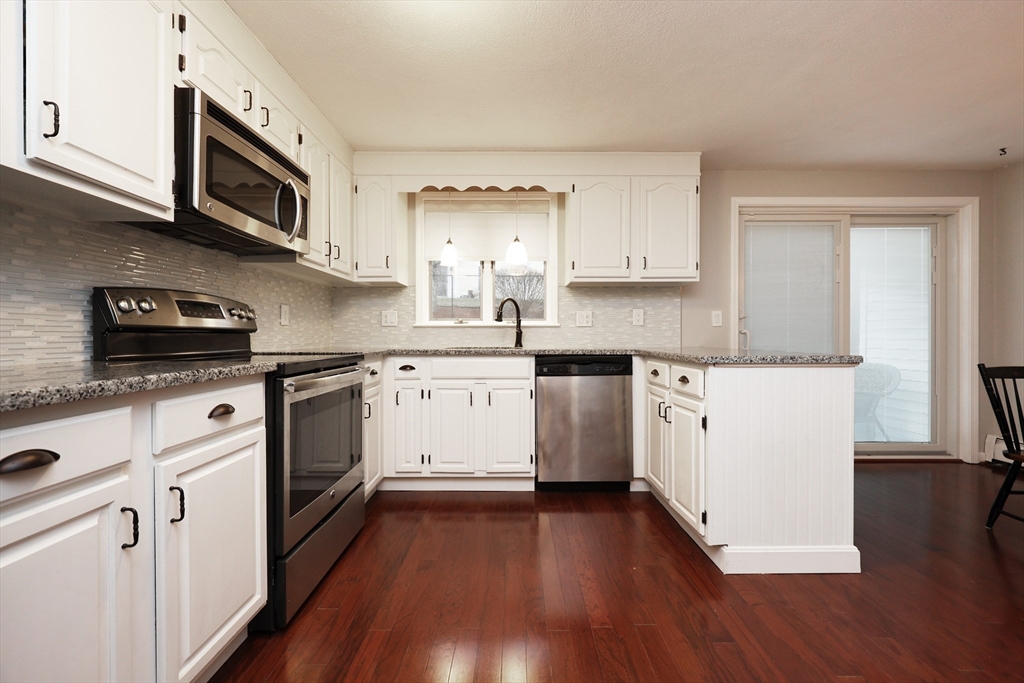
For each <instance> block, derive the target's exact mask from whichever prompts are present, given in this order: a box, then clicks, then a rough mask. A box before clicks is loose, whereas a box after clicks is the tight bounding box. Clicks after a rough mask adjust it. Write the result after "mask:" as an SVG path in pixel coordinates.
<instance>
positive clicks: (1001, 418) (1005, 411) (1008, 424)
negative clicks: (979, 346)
mask: <svg viewBox="0 0 1024 683" xmlns="http://www.w3.org/2000/svg"><path fill="white" fill-rule="evenodd" d="M978 371H979V372H981V382H982V384H984V385H985V391H986V392H987V393H988V399H989V401H991V402H992V411H993V412H994V413H995V414H996V423H998V425H999V431H1001V432H1002V433H1003V442H1004V443H1005V444H1006V450H1004V451H1003V455H1005V456H1006V457H1007V458H1009V459H1010V460H1011V461H1012V462H1011V463H1010V471H1009V472H1007V473H1006V479H1005V480H1003V485H1002V486H1001V487H1000V488H999V493H998V494H997V495H996V500H995V502H994V503H992V510H991V512H989V513H988V521H987V522H985V528H986V529H991V528H992V525H993V524H995V523H996V520H997V519H999V515H1006V516H1007V517H1013V518H1014V519H1019V520H1020V521H1022V522H1024V517H1020V516H1018V515H1015V514H1013V513H1011V512H1006V511H1005V510H1003V505H1004V504H1005V503H1006V499H1007V498H1008V497H1009V496H1010V494H1024V491H1014V490H1012V489H1013V482H1014V481H1015V480H1016V479H1017V474H1018V473H1019V472H1020V467H1021V464H1022V463H1024V455H1021V451H1020V440H1021V437H1022V436H1024V408H1021V398H1020V396H1021V393H1024V391H1022V388H1024V367H1004V368H986V367H985V364H984V363H980V364H978ZM1007 380H1009V386H1008V385H1007ZM1000 387H1002V390H1003V393H1002V395H1001V396H1000V394H999V389H1000ZM1010 387H1012V391H1011V390H1010ZM1015 408H1016V410H1014V409H1015ZM1015 412H1016V416H1015V415H1014V413H1015ZM1015 417H1016V419H1014V418H1015Z"/></svg>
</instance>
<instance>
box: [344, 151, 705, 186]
mask: <svg viewBox="0 0 1024 683" xmlns="http://www.w3.org/2000/svg"><path fill="white" fill-rule="evenodd" d="M353 164H354V168H353V169H352V170H353V172H354V174H355V175H357V176H358V175H389V176H415V177H418V178H419V181H418V182H423V181H428V182H426V183H425V184H428V185H434V186H436V187H438V188H440V187H443V185H438V182H444V179H445V178H459V177H464V178H467V179H469V180H470V181H471V182H472V183H473V184H474V185H480V183H481V182H486V183H487V184H491V182H490V179H491V178H494V179H497V180H498V181H499V182H501V181H503V180H504V179H510V178H517V177H518V178H519V179H521V180H522V181H524V182H529V183H530V184H531V185H536V184H538V183H537V182H535V181H536V180H537V179H539V178H541V177H548V178H550V179H552V180H553V179H555V178H558V177H560V176H594V175H617V176H647V175H651V176H661V175H667V176H673V175H692V176H699V175H700V152H356V153H355V155H354V162H353ZM496 184H497V183H496ZM498 186H499V187H502V185H500V184H498ZM422 187H423V185H420V188H422ZM526 187H529V185H527V186H526ZM420 188H417V190H418V189H420ZM546 189H548V190H549V191H551V192H564V191H565V189H562V188H559V189H554V188H550V187H548V188H546ZM417 190H398V191H400V192H415V191H417Z"/></svg>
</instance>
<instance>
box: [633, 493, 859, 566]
mask: <svg viewBox="0 0 1024 683" xmlns="http://www.w3.org/2000/svg"><path fill="white" fill-rule="evenodd" d="M649 490H650V491H651V493H653V494H654V497H655V498H657V499H658V502H659V503H661V505H662V507H664V508H665V509H666V510H668V513H669V514H670V515H672V518H673V519H675V520H676V522H678V523H679V526H680V527H682V529H683V531H685V532H686V535H687V536H689V537H690V538H691V539H692V540H693V542H694V543H696V544H697V546H698V547H699V548H700V549H701V550H702V551H703V552H704V554H705V555H707V556H708V558H710V559H711V561H712V562H714V563H715V566H717V567H718V568H719V569H720V570H722V573H723V574H860V550H858V549H857V547H856V546H853V545H842V546H835V545H828V546H727V545H708V543H707V541H705V540H704V538H703V537H702V536H701V535H700V534H699V533H697V530H696V529H694V528H693V527H692V526H690V524H689V523H688V522H686V520H684V519H683V517H682V516H681V515H679V514H678V513H677V512H676V511H675V510H673V509H672V506H670V505H669V504H668V502H667V501H666V500H665V499H664V498H662V497H661V495H660V494H659V493H658V492H657V491H655V490H654V489H649Z"/></svg>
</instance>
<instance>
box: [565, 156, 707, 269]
mask: <svg viewBox="0 0 1024 683" xmlns="http://www.w3.org/2000/svg"><path fill="white" fill-rule="evenodd" d="M698 181H699V178H698V176H639V177H634V178H626V177H590V178H581V179H579V180H577V181H576V182H575V183H574V185H573V188H572V191H571V192H570V195H569V207H568V208H569V215H568V219H567V221H568V230H567V231H566V235H567V244H566V247H567V250H568V257H567V259H566V272H567V277H566V282H567V283H569V284H572V283H579V284H585V283H587V282H593V283H599V282H601V283H603V282H644V281H655V282H695V281H697V280H698V279H699V274H698V270H697V269H698V250H699V234H700V227H699V226H700V222H699V220H700V214H699V202H698Z"/></svg>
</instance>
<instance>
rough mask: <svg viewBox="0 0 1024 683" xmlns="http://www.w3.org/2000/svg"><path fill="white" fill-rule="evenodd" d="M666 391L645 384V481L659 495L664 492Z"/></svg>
mask: <svg viewBox="0 0 1024 683" xmlns="http://www.w3.org/2000/svg"><path fill="white" fill-rule="evenodd" d="M667 402H668V392H666V391H665V390H664V389H660V388H658V387H652V386H651V385H648V386H647V481H648V482H650V484H651V486H653V487H654V488H655V490H657V491H658V493H660V494H661V495H663V496H664V495H666V493H665V477H666V467H665V466H666V461H665V430H666V422H665V419H664V418H663V417H662V415H664V414H665V404H666V403H667Z"/></svg>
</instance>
